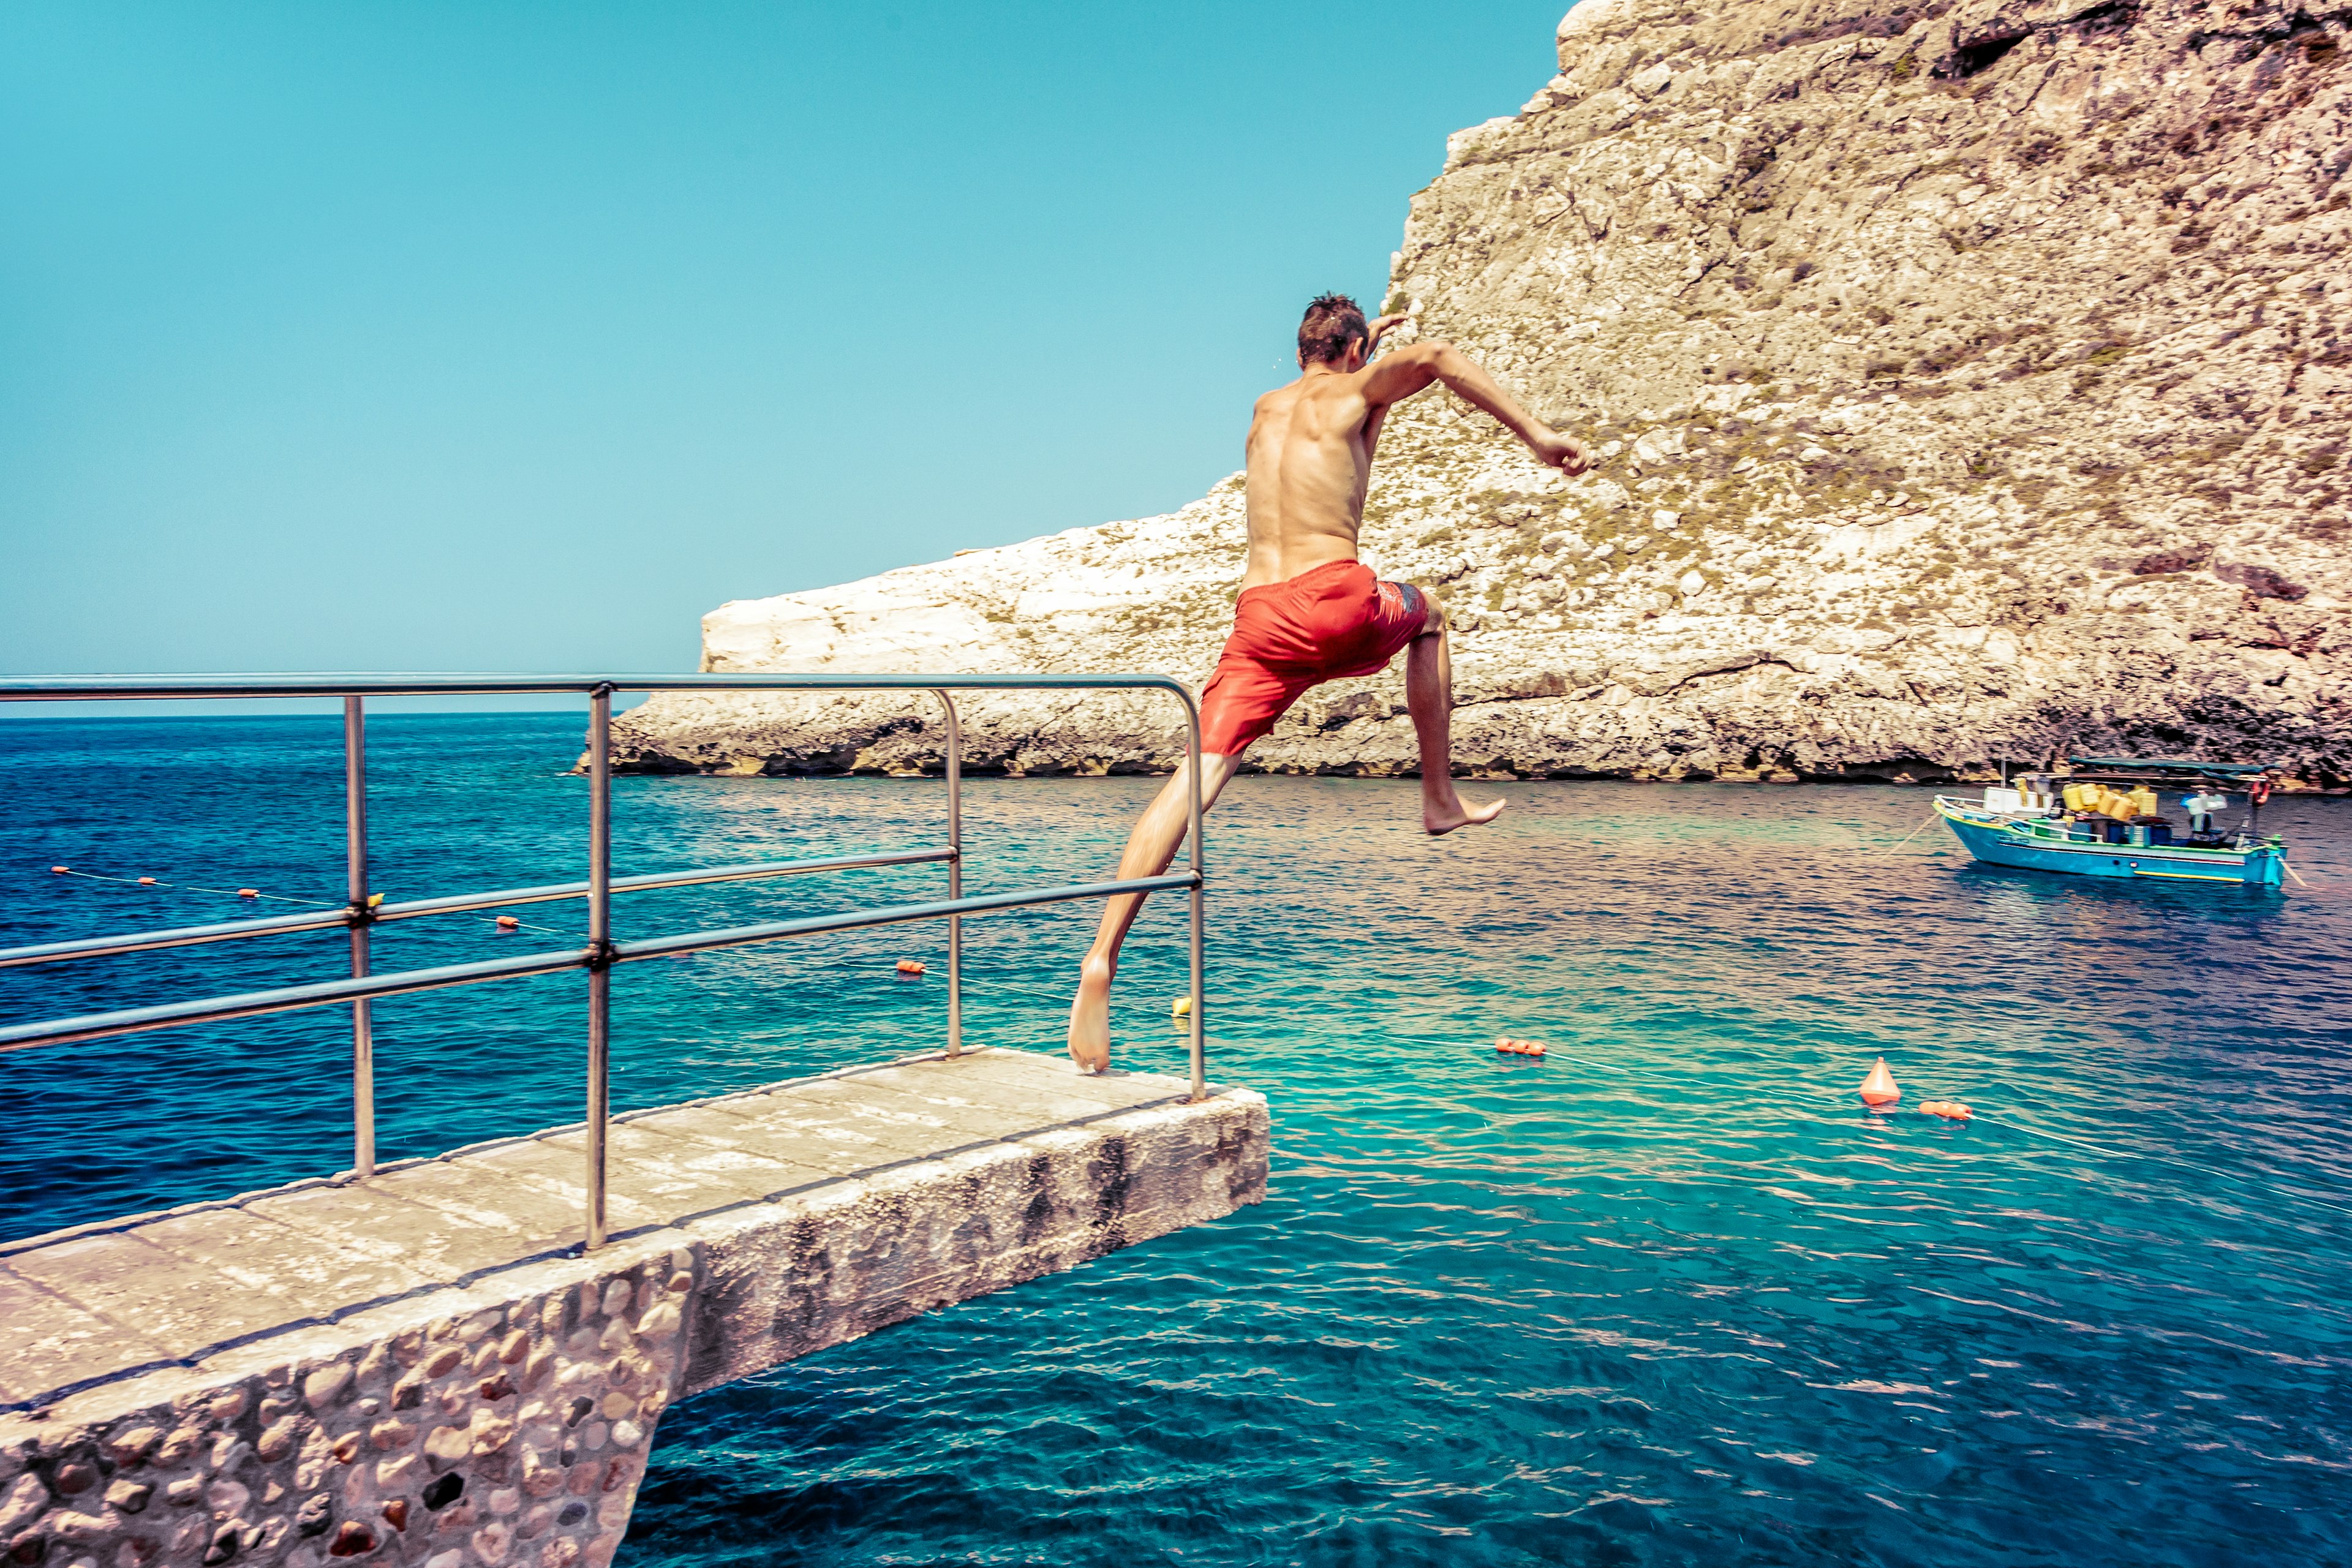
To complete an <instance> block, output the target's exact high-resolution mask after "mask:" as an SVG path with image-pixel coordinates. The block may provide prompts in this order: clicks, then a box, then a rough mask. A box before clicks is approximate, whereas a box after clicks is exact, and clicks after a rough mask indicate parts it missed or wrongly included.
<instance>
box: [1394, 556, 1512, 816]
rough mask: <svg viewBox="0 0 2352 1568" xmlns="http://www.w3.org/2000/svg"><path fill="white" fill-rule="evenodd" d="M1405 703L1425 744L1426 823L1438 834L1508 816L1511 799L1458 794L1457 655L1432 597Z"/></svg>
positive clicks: (1410, 651) (1409, 652)
mask: <svg viewBox="0 0 2352 1568" xmlns="http://www.w3.org/2000/svg"><path fill="white" fill-rule="evenodd" d="M1404 706H1405V711H1406V712H1408V713H1411V714H1412V733H1413V739H1414V740H1415V741H1417V742H1420V745H1421V826H1423V829H1425V830H1426V831H1427V832H1428V833H1429V834H1430V836H1431V837H1436V836H1437V835H1438V834H1441V833H1451V832H1453V831H1454V829H1455V828H1457V827H1475V826H1478V825H1479V824H1481V823H1486V822H1492V821H1494V820H1495V818H1496V817H1497V816H1501V815H1502V811H1503V807H1504V805H1507V802H1504V801H1499V800H1487V801H1480V802H1478V803H1477V804H1476V805H1470V804H1467V803H1465V801H1464V800H1463V798H1462V797H1461V796H1460V795H1456V794H1454V654H1453V649H1452V648H1451V647H1450V646H1449V644H1448V641H1447V633H1446V630H1445V611H1444V609H1443V608H1442V607H1441V606H1440V605H1438V603H1437V601H1436V600H1435V599H1431V600H1430V601H1429V621H1428V624H1427V629H1426V630H1424V631H1423V633H1422V634H1421V636H1419V637H1415V638H1413V639H1412V643H1411V644H1410V645H1408V646H1407V647H1406V649H1405V656H1404Z"/></svg>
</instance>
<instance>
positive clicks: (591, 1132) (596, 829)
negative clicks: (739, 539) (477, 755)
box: [587, 685, 613, 1251]
mask: <svg viewBox="0 0 2352 1568" xmlns="http://www.w3.org/2000/svg"><path fill="white" fill-rule="evenodd" d="M612 731H613V689H612V687H611V686H610V685H600V686H598V687H597V688H596V689H594V690H593V691H592V692H590V693H589V695H588V946H589V949H590V957H589V961H588V1219H587V1247H588V1250H590V1251H593V1250H594V1249H595V1248H597V1247H602V1246H604V1116H605V1112H606V1110H608V1109H609V1106H610V1103H611V1098H612V1096H611V1087H612V1053H611V1039H610V1036H609V1030H608V1026H609V1023H610V1014H611V1005H612V991H613V924H612V921H613V754H612V751H613V733H612Z"/></svg>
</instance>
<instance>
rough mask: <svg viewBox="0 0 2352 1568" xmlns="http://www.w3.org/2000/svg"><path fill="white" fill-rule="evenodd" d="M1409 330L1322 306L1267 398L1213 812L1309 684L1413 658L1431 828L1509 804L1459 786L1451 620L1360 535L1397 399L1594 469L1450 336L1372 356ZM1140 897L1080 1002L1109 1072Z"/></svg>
mask: <svg viewBox="0 0 2352 1568" xmlns="http://www.w3.org/2000/svg"><path fill="white" fill-rule="evenodd" d="M1402 320H1403V318H1402V317H1401V316H1383V317H1381V319H1380V320H1378V321H1370V322H1367V321H1365V320H1364V316H1363V312H1362V311H1360V310H1358V309H1357V308H1356V305H1355V302H1354V301H1353V300H1348V299H1345V298H1343V297H1340V296H1337V295H1327V296H1325V297H1324V298H1323V299H1320V300H1316V301H1315V302H1314V303H1313V304H1312V305H1310V306H1308V307H1307V319H1306V321H1303V322H1302V323H1301V324H1300V327H1299V333H1298V366H1299V377H1298V379H1297V381H1294V382H1292V383H1291V384H1289V385H1287V386H1281V387H1276V389H1275V390H1274V391H1272V392H1269V393H1267V394H1266V395H1265V396H1263V397H1261V398H1259V399H1258V400H1257V409H1256V413H1255V416H1253V417H1252V419H1251V421H1250V433H1249V562H1248V565H1247V567H1246V569H1245V570H1244V573H1243V575H1242V586H1241V596H1240V599H1239V601H1238V602H1237V603H1236V604H1235V605H1234V636H1233V638H1232V640H1231V641H1229V642H1228V643H1227V644H1226V645H1225V651H1224V654H1223V657H1222V658H1219V659H1218V661H1217V668H1216V672H1215V673H1214V674H1213V675H1212V676H1211V677H1210V679H1209V683H1208V685H1207V687H1206V688H1204V689H1202V693H1201V725H1202V731H1201V732H1202V755H1201V776H1200V779H1199V783H1198V787H1199V790H1200V798H1201V804H1202V808H1203V809H1206V808H1207V807H1208V806H1211V805H1214V804H1216V799H1217V796H1218V795H1219V794H1220V793H1222V792H1223V789H1224V787H1225V784H1226V783H1227V782H1228V781H1230V780H1231V779H1232V778H1233V776H1234V773H1235V772H1237V771H1238V770H1239V769H1240V767H1241V762H1242V754H1243V753H1244V752H1246V751H1247V750H1248V749H1249V747H1250V746H1251V744H1252V743H1254V742H1255V741H1256V740H1257V739H1259V738H1260V737H1262V736H1264V735H1265V733H1266V732H1267V731H1270V730H1271V729H1273V727H1274V724H1275V721H1276V720H1277V719H1279V718H1280V717H1281V715H1282V713H1283V711H1284V710H1286V709H1287V708H1288V707H1289V705H1290V704H1291V703H1292V702H1293V701H1295V700H1297V697H1298V695H1299V694H1300V693H1301V692H1303V691H1305V690H1307V689H1308V688H1309V687H1312V686H1315V685H1317V684H1318V683H1320V682H1322V681H1325V680H1337V679H1350V678H1353V677H1359V676H1365V675H1370V674H1373V673H1375V672H1377V671H1379V670H1380V669H1381V668H1386V667H1387V665H1388V664H1389V663H1390V661H1391V660H1392V659H1393V658H1395V657H1396V655H1397V654H1398V652H1400V651H1403V652H1404V653H1405V707H1406V710H1407V711H1408V712H1409V713H1411V715H1412V728H1413V736H1414V740H1415V742H1416V744H1417V745H1418V746H1419V748H1420V752H1421V797H1422V803H1421V825H1422V827H1423V831H1425V832H1427V833H1429V834H1430V835H1431V836H1433V837H1435V836H1438V835H1442V834H1447V833H1451V832H1453V831H1454V829H1456V828H1460V827H1470V826H1477V825H1479V824H1482V823H1487V822H1492V821H1493V820H1494V819H1495V817H1496V815H1497V814H1499V813H1500V812H1501V811H1502V809H1503V803H1502V802H1501V801H1499V800H1492V801H1481V802H1476V803H1471V802H1466V801H1464V800H1463V799H1462V798H1461V797H1460V796H1459V795H1455V794H1454V770H1453V761H1452V755H1451V753H1452V740H1451V736H1452V723H1453V718H1452V714H1453V707H1454V670H1453V662H1452V654H1451V652H1450V651H1449V648H1448V645H1447V639H1446V632H1445V615H1444V610H1443V609H1441V608H1440V607H1439V605H1438V604H1437V602H1436V600H1435V599H1434V598H1433V597H1431V596H1430V595H1428V593H1427V592H1426V591H1425V590H1423V589H1421V588H1419V587H1416V586H1414V585H1413V584H1409V583H1382V582H1379V581H1378V580H1376V579H1375V578H1374V577H1373V576H1372V574H1371V573H1370V571H1369V570H1367V569H1366V568H1365V567H1363V566H1362V565H1360V563H1358V562H1357V560H1356V535H1357V531H1358V530H1359V529H1360V527H1361V526H1362V523H1363V517H1364V492H1365V489H1366V487H1367V486H1368V485H1369V484H1370V481H1371V474H1372V454H1373V450H1374V448H1376V447H1378V446H1379V444H1380V438H1381V423H1382V422H1383V421H1385V420H1386V419H1387V417H1388V411H1389V409H1390V408H1391V407H1392V406H1394V405H1396V404H1398V403H1400V402H1402V401H1403V400H1404V399H1405V398H1408V397H1411V396H1412V395H1413V394H1415V393H1417V392H1420V391H1422V390H1423V389H1424V388H1426V387H1429V386H1431V385H1433V384H1435V383H1438V382H1441V381H1442V382H1444V384H1445V385H1446V386H1447V387H1448V388H1449V389H1451V390H1452V391H1453V392H1454V395H1457V396H1459V397H1461V398H1462V399H1463V400H1464V401H1465V402H1467V403H1470V404H1472V405H1475V406H1476V407H1479V408H1482V409H1484V410H1486V412H1487V413H1488V414H1491V415H1493V416H1495V417H1496V418H1497V419H1499V420H1501V421H1502V422H1503V424H1504V426H1506V427H1507V429H1509V431H1510V432H1511V434H1513V435H1514V436H1517V437H1518V438H1519V439H1520V440H1521V441H1524V442H1526V443H1527V445H1528V448H1529V449H1530V450H1531V451H1533V452H1534V453H1535V454H1536V456H1537V457H1538V458H1541V459H1542V460H1543V461H1544V462H1545V463H1546V464H1548V465H1549V466H1551V467H1554V468H1559V469H1560V470H1562V471H1563V472H1566V473H1570V474H1580V473H1582V472H1583V471H1584V468H1585V458H1584V450H1583V448H1582V447H1579V446H1578V445H1577V444H1576V443H1575V442H1574V441H1571V440H1570V439H1569V438H1568V437H1565V436H1562V435H1559V433H1558V432H1556V431H1554V430H1553V429H1552V428H1551V427H1550V426H1548V425H1546V424H1544V423H1543V421H1541V420H1539V419H1537V418H1535V417H1534V416H1531V415H1529V414H1528V412H1527V411H1526V410H1524V409H1522V408H1521V407H1520V406H1519V405H1517V403H1516V402H1514V401H1513V400H1512V398H1511V395H1509V394H1508V393H1507V392H1505V391H1504V390H1503V389H1502V388H1501V387H1500V386H1497V385H1496V384H1495V381H1494V378H1493V377H1491V376H1489V375H1488V374H1486V372H1485V371H1484V370H1481V369H1480V368H1479V367H1478V366H1477V365H1476V364H1475V363H1472V361H1471V360H1470V359H1469V357H1468V356H1467V355H1465V354H1464V353H1461V352H1460V351H1459V350H1457V349H1455V348H1454V346H1453V345H1452V344H1450V343H1438V342H1432V343H1415V344H1413V345H1412V346H1410V347H1407V348H1403V349H1400V350H1397V351H1395V352H1393V353H1390V354H1389V355H1387V356H1386V357H1385V358H1383V359H1381V360H1380V361H1379V362H1378V363H1370V362H1371V358H1372V351H1373V349H1374V348H1375V347H1377V346H1378V345H1379V343H1380V341H1381V337H1382V336H1384V335H1385V334H1386V333H1387V332H1388V331H1390V330H1391V329H1392V328H1394V327H1395V326H1397V325H1398V324H1399V323H1400V322H1401V321H1402ZM1194 787H1195V786H1194V781H1193V779H1192V763H1190V762H1189V761H1188V762H1187V763H1184V764H1183V765H1182V766H1181V767H1179V768H1178V769H1177V771H1176V776H1175V777H1174V778H1172V779H1171V780H1169V781H1168V784H1167V786H1166V787H1165V788H1163V789H1162V790H1161V791H1160V796H1159V798H1158V799H1157V800H1154V801H1153V802H1152V803H1151V806H1150V809H1149V810H1147V811H1146V812H1145V813H1144V814H1143V820H1142V821H1140V822H1139V823H1137V824H1136V826H1135V830H1134V832H1133V833H1132V834H1130V835H1129V837H1128V841H1127V852H1126V854H1125V855H1124V856H1123V857H1121V858H1120V860H1119V867H1118V875H1119V878H1120V879H1122V880H1129V879H1139V878H1143V877H1151V876H1157V875H1158V874H1159V873H1160V872H1162V871H1164V870H1166V869H1167V868H1168V863H1169V862H1170V861H1171V859H1173V858H1175V854H1176V847H1177V846H1178V845H1180V844H1181V843H1182V842H1183V839H1184V833H1185V826H1186V823H1187V820H1188V818H1189V816H1190V815H1191V800H1192V790H1193V788H1194ZM1142 904H1143V899H1142V896H1141V895H1139V894H1133V893H1129V894H1121V895H1119V896H1118V897H1116V898H1113V899H1110V900H1108V901H1107V902H1106V904H1105V906H1104V909H1103V916H1102V923H1101V925H1100V927H1099V928H1098V929H1097V931H1096V934H1095V942H1094V946H1093V947H1092V948H1091V949H1090V950H1089V951H1088V952H1087V958H1086V962H1085V963H1084V965H1083V966H1082V967H1081V970H1080V974H1079V982H1078V992H1077V995H1076V998H1075V999H1074V1000H1073V1001H1072V1003H1071V1005H1070V1055H1071V1057H1072V1058H1074V1059H1076V1062H1077V1063H1078V1065H1079V1066H1080V1067H1081V1068H1085V1069H1087V1070H1088V1071H1094V1072H1099V1071H1101V1070H1102V1069H1103V1068H1106V1067H1108V1065H1109V1062H1110V987H1111V981H1112V978H1113V977H1114V975H1116V973H1118V950H1119V945H1120V943H1121V942H1124V941H1125V940H1126V937H1127V931H1128V927H1129V925H1130V924H1131V923H1132V922H1133V921H1134V920H1135V915H1136V911H1137V910H1139V909H1140V908H1141V907H1142Z"/></svg>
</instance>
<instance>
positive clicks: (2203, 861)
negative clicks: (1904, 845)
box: [1936, 757, 2286, 888]
mask: <svg viewBox="0 0 2352 1568" xmlns="http://www.w3.org/2000/svg"><path fill="white" fill-rule="evenodd" d="M2066 761H2067V764H2068V767H2069V769H2070V771H2069V772H2068V773H2063V774H2056V773H2028V774H2024V775H2022V776H2021V777H2020V778H2018V779H2016V780H2015V781H2013V782H2011V783H2010V784H2001V785H1998V786H1991V787H1988V788H1987V789H1986V790H1985V792H1984V799H1983V800H1982V801H1980V802H1979V801H1972V800H1968V799H1964V798H1962V797H1960V796H1958V795H1937V797H1936V814H1937V816H1941V817H1942V818H1943V819H1944V821H1945V822H1946V823H1948V825H1950V826H1951V829H1952V832H1953V834H1954V835H1955V836H1956V837H1958V839H1959V841H1960V843H1961V844H1962V845H1963V846H1964V847H1966V848H1967V849H1968V851H1969V854H1971V855H1973V856H1975V857H1976V858H1978V859H1979V860H1982V861H1985V862H1986V863H1988V864H1990V865H1994V866H2013V867H2016V868H2020V869H2021V870H2028V871H2055V872H2057V873H2059V874H2061V875H2063V876H2070V877H2132V878H2147V879H2151V880H2156V881H2171V882H2207V883H2213V882H2226V883H2233V884H2236V885H2238V886H2242V887H2262V888H2274V887H2277V886H2278V885H2279V883H2280V880H2281V879H2282V877H2283V876H2284V874H2285V873H2286V844H2285V841H2284V839H2282V838H2281V837H2279V836H2278V835H2277V834H2275V833H2273V834H2271V835H2269V836H2268V837H2264V836H2263V834H2262V832H2261V830H2260V828H2259V826H2258V819H2259V817H2260V816H2261V812H2262V805H2263V801H2265V800H2267V799H2269V798H2270V793H2271V786H2272V782H2273V779H2274V778H2275V777H2276V776H2277V773H2278V770H2276V769H2274V768H2270V767H2265V766H2263V765H2260V764H2239V763H2199V762H2189V761H2186V760H2182V759H2179V758H2155V759H2150V760H2146V761H2141V760H2137V759H2131V758H2121V757H2069V758H2067V759H2066ZM2117 785H2121V786H2124V787H2123V788H2121V789H2117V788H2116V787H2114V786H2117ZM2172 789H2180V790H2184V791H2194V793H2193V794H2188V795H2184V796H2183V798H2182V799H2181V800H2180V802H2179V805H2180V808H2181V810H2182V811H2183V812H2184V813H2185V814H2186V815H2187V816H2188V818H2189V824H2190V828H2189V832H2188V833H2187V834H2186V835H2185V836H2180V835H2177V834H2176V832H2175V829H2176V826H2178V825H2177V824H2176V823H2175V822H2174V821H2173V820H2172V818H2170V817H2169V816H2165V815H2164V814H2163V813H2162V812H2161V810H2158V809H2139V808H2148V807H2154V806H2156V805H2157V804H2158V798H2159V797H2158V791H2164V790H2172ZM2230 795H2243V796H2244V797H2245V801H2246V815H2245V819H2244V821H2243V823H2242V825H2241V826H2238V827H2236V828H2234V829H2231V830H2226V831H2225V830H2223V829H2222V828H2221V826H2219V823H2220V813H2221V810H2222V809H2223V808H2224V807H2225V806H2226V805H2228V804H2229V796H2230ZM2117 803H2125V804H2123V805H2118V804H2117Z"/></svg>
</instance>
